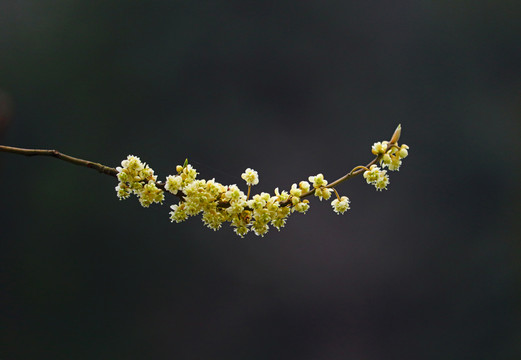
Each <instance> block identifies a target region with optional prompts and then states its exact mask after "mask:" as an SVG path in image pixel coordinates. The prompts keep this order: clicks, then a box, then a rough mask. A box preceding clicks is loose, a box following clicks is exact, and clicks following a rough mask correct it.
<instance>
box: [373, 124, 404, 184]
mask: <svg viewBox="0 0 521 360" xmlns="http://www.w3.org/2000/svg"><path fill="white" fill-rule="evenodd" d="M400 130H401V127H400V126H398V129H397V133H398V136H397V139H396V142H397V141H398V138H399V132H400ZM408 149H409V147H408V146H407V145H405V144H402V145H401V146H398V144H397V143H390V142H389V141H382V142H376V143H374V144H373V147H372V149H371V152H372V153H373V155H376V156H379V157H380V165H381V166H382V168H380V167H378V166H377V165H371V167H370V168H369V169H368V170H366V171H365V172H364V178H365V179H366V181H367V183H368V184H372V185H374V186H375V187H376V190H380V191H381V190H383V189H386V190H387V185H389V175H387V171H386V170H382V169H383V168H385V167H387V168H388V169H389V170H391V171H398V170H399V169H400V166H401V165H402V159H405V158H406V157H407V155H409V152H408V151H407V150H408Z"/></svg>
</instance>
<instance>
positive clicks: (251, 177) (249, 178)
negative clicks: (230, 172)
mask: <svg viewBox="0 0 521 360" xmlns="http://www.w3.org/2000/svg"><path fill="white" fill-rule="evenodd" d="M241 178H243V179H244V181H246V184H248V186H252V185H257V184H258V183H259V174H258V173H257V172H256V171H255V170H253V169H250V168H247V169H246V170H245V171H244V173H242V175H241Z"/></svg>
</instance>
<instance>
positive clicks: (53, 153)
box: [0, 145, 118, 177]
mask: <svg viewBox="0 0 521 360" xmlns="http://www.w3.org/2000/svg"><path fill="white" fill-rule="evenodd" d="M0 151H3V152H9V153H13V154H20V155H25V156H50V157H54V158H57V159H60V160H63V161H67V162H70V163H72V164H75V165H79V166H85V167H88V168H90V169H94V170H97V171H98V172H100V173H102V174H106V175H110V176H113V177H116V176H117V174H118V171H117V170H116V169H114V168H111V167H109V166H105V165H102V164H99V163H95V162H92V161H88V160H83V159H78V158H75V157H72V156H70V155H65V154H63V153H61V152H59V151H58V150H39V149H23V148H17V147H12V146H5V145H0Z"/></svg>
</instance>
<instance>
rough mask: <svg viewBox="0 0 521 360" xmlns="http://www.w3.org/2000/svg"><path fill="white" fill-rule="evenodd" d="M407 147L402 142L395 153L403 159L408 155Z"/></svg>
mask: <svg viewBox="0 0 521 360" xmlns="http://www.w3.org/2000/svg"><path fill="white" fill-rule="evenodd" d="M408 149H409V147H408V146H407V145H405V144H402V146H401V147H400V150H399V151H398V153H397V155H398V156H399V157H400V159H405V158H406V157H407V155H409V152H408V151H407V150H408Z"/></svg>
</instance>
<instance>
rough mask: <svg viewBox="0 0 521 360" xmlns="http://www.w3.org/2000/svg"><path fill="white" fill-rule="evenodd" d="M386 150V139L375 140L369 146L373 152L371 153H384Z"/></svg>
mask: <svg viewBox="0 0 521 360" xmlns="http://www.w3.org/2000/svg"><path fill="white" fill-rule="evenodd" d="M386 151H387V141H383V142H376V143H374V144H373V147H372V148H371V152H372V153H373V155H378V154H385V152H386Z"/></svg>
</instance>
